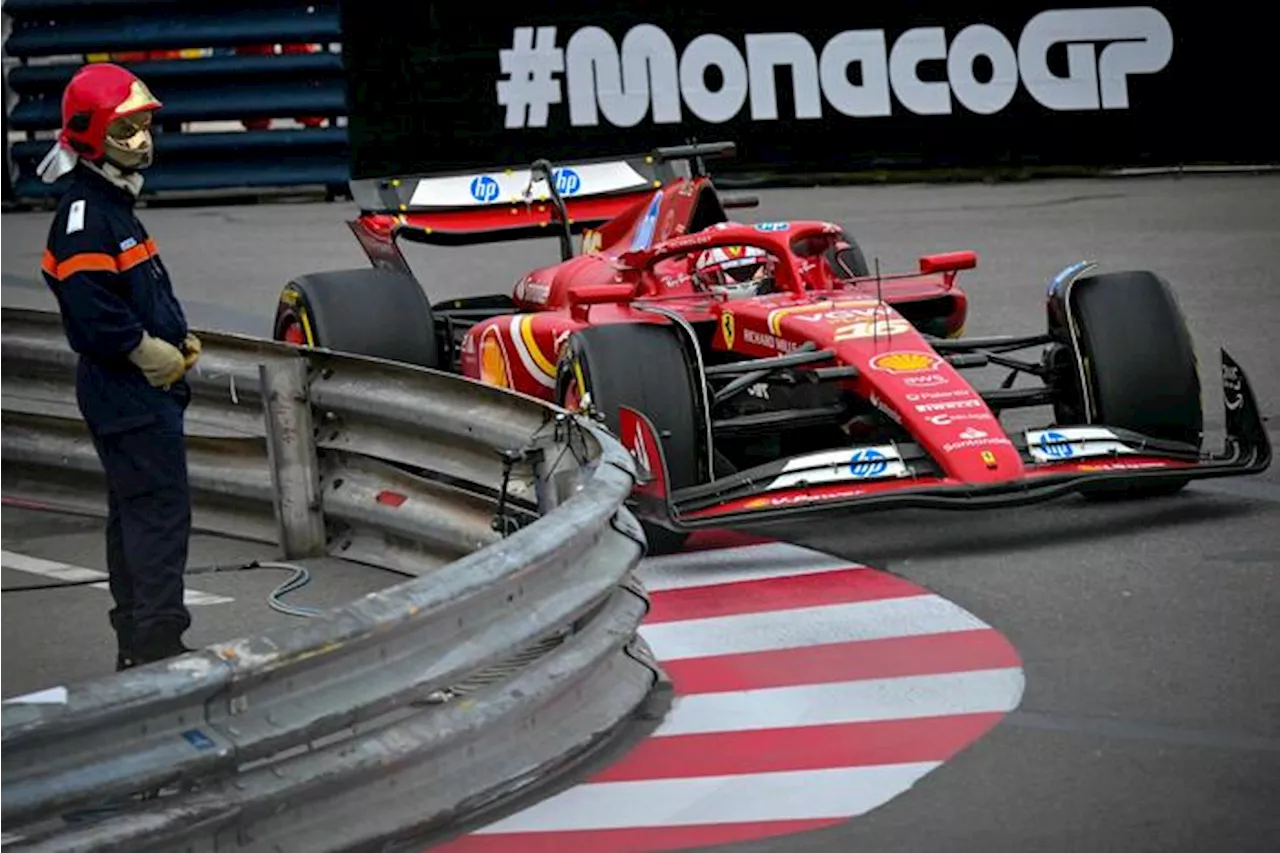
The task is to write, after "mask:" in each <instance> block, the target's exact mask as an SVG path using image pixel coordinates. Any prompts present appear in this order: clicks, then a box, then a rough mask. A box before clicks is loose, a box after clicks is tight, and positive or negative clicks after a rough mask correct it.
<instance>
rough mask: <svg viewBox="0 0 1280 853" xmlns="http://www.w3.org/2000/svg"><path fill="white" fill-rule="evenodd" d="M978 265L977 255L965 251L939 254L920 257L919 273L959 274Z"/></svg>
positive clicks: (970, 251)
mask: <svg viewBox="0 0 1280 853" xmlns="http://www.w3.org/2000/svg"><path fill="white" fill-rule="evenodd" d="M977 265H978V253H977V252H975V251H973V250H971V249H965V250H963V251H960V252H939V253H937V254H933V255H922V256H921V257H920V272H922V273H924V274H926V275H928V274H930V273H939V272H950V273H954V272H959V271H960V270H971V269H973V268H974V267H976V266H977Z"/></svg>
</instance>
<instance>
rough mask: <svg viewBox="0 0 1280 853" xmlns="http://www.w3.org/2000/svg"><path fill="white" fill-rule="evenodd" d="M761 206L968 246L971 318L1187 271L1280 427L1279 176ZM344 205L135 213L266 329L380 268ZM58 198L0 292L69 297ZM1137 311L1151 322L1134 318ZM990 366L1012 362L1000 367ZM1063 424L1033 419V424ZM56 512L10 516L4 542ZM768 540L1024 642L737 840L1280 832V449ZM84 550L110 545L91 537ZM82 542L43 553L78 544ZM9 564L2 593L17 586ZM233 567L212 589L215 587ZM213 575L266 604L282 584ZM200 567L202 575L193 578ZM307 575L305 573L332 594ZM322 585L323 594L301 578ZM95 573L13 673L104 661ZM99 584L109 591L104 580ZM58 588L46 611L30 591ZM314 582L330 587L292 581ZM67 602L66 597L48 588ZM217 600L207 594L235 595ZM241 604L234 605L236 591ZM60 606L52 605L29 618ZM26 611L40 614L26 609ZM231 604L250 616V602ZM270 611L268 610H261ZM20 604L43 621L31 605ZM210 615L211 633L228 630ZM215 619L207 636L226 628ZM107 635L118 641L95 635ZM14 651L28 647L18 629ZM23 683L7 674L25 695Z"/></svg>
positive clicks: (1210, 842)
mask: <svg viewBox="0 0 1280 853" xmlns="http://www.w3.org/2000/svg"><path fill="white" fill-rule="evenodd" d="M759 195H760V196H761V199H762V204H761V206H760V208H759V209H758V210H755V211H744V212H743V214H744V215H743V216H742V218H743V219H748V220H777V219H788V218H826V219H834V220H838V221H841V222H843V223H846V224H847V225H849V226H850V227H851V228H852V229H853V230H854V232H855V233H856V234H858V235H859V239H860V242H861V243H862V244H863V246H864V249H865V250H866V252H867V254H868V258H869V259H871V258H878V259H879V261H880V264H881V267H882V269H884V270H885V271H892V270H900V269H905V268H911V267H912V266H913V265H914V262H915V259H916V257H917V256H918V255H920V254H923V253H927V252H933V251H945V250H951V249H962V248H971V249H975V250H977V251H978V252H979V254H980V258H981V259H980V262H979V267H978V269H976V270H973V271H971V272H969V273H965V274H963V275H962V278H961V282H962V284H963V286H965V288H966V290H967V291H968V293H969V294H970V296H971V299H972V314H971V320H970V323H969V326H968V333H969V334H971V335H986V334H999V333H1009V332H1038V331H1040V330H1041V329H1042V328H1043V322H1044V320H1043V317H1044V306H1043V293H1044V288H1043V285H1044V282H1045V281H1046V279H1047V278H1048V277H1049V276H1050V275H1052V274H1053V273H1054V272H1056V271H1057V270H1058V269H1060V268H1061V267H1063V266H1066V265H1067V264H1070V263H1072V262H1074V261H1076V260H1079V259H1081V258H1092V259H1096V260H1098V261H1099V262H1100V263H1101V265H1102V268H1103V269H1104V270H1107V269H1110V270H1119V269H1131V268H1149V269H1153V270H1155V271H1157V272H1159V273H1161V274H1162V275H1164V276H1165V277H1166V278H1168V279H1169V281H1170V282H1171V283H1172V284H1173V286H1174V288H1175V290H1176V292H1177V294H1178V297H1179V300H1180V302H1181V305H1182V307H1183V310H1184V312H1185V313H1186V315H1187V318H1188V322H1189V324H1190V326H1191V330H1192V334H1193V337H1194V340H1195V342H1196V346H1197V349H1198V352H1199V357H1200V360H1201V364H1202V366H1203V367H1204V369H1203V374H1204V377H1205V380H1206V387H1205V410H1206V419H1207V427H1208V429H1209V431H1210V435H1209V440H1210V442H1211V443H1216V442H1218V441H1219V440H1220V430H1221V426H1222V414H1221V413H1222V404H1221V393H1220V388H1219V387H1218V385H1217V382H1216V378H1217V365H1218V349H1219V347H1226V348H1227V349H1228V350H1229V351H1230V352H1231V354H1232V355H1233V356H1234V357H1235V358H1236V359H1237V360H1238V361H1239V362H1240V364H1241V365H1242V366H1243V368H1244V369H1245V371H1246V372H1247V373H1248V375H1249V377H1250V379H1251V381H1252V383H1253V386H1254V389H1255V392H1256V394H1257V396H1258V398H1259V403H1260V406H1261V408H1262V411H1263V414H1264V416H1269V417H1270V418H1271V422H1270V424H1269V429H1270V434H1271V437H1272V441H1273V442H1275V441H1277V439H1280V430H1277V429H1276V427H1275V415H1276V411H1277V408H1278V405H1280V355H1278V354H1277V351H1276V348H1275V345H1274V342H1273V340H1272V337H1273V330H1274V329H1275V327H1276V325H1277V323H1278V322H1280V272H1278V271H1277V268H1276V267H1277V261H1278V260H1280V250H1278V249H1277V246H1278V245H1280V239H1278V238H1280V177H1274V176H1188V177H1185V178H1141V179H1112V180H1072V181H1054V182H1037V183H1026V184H1010V185H947V186H929V185H910V186H884V187H850V188H824V189H813V190H785V191H783V190H779V191H763V192H760V193H759ZM353 212H354V211H353V209H352V208H351V206H350V205H347V204H342V203H337V204H270V205H260V206H225V207H196V208H166V209H152V210H145V209H144V210H142V211H141V216H142V217H143V218H144V221H146V222H147V224H148V226H149V227H150V229H151V230H152V232H153V233H154V235H155V236H156V238H157V242H158V244H159V247H160V250H161V252H162V254H163V255H164V257H165V259H166V263H167V264H168V266H169V268H170V270H171V271H172V272H173V274H174V275H175V277H176V279H177V282H178V290H179V293H180V296H181V297H182V298H183V300H184V302H185V304H186V305H187V306H188V312H189V314H190V315H191V318H192V321H193V324H194V325H196V326H197V327H206V328H218V329H226V330H230V331H238V332H245V333H249V334H256V335H262V334H266V333H267V332H268V330H269V318H270V316H271V313H272V311H273V309H274V305H275V299H276V294H277V293H278V290H279V287H280V286H281V285H282V284H283V283H284V282H285V281H286V280H287V279H288V278H289V277H291V276H293V275H297V274H300V273H303V272H311V271H317V270H324V269H337V268H347V267H359V266H363V265H364V264H365V261H364V259H363V257H362V255H361V253H360V250H359V247H358V246H357V244H356V243H355V241H354V239H353V238H351V237H350V235H349V232H348V231H347V230H346V227H345V226H344V225H343V222H344V220H345V219H347V218H349V217H350V215H351V214H352V213H353ZM48 218H49V215H48V214H47V213H43V212H35V213H5V214H4V216H3V221H2V226H3V228H2V234H0V236H2V238H3V263H2V269H3V273H4V278H3V301H4V303H5V304H6V305H27V306H31V307H51V306H52V302H51V300H50V298H49V296H48V294H47V293H46V292H44V290H43V285H41V284H39V281H38V277H37V275H38V274H37V273H36V270H38V268H39V258H40V253H41V249H42V246H43V240H44V229H45V228H46V227H47V223H48ZM555 256H556V250H555V246H554V243H553V242H552V241H538V242H526V243H523V244H515V245H503V246H487V247H483V248H480V249H425V248H420V247H411V248H410V251H409V259H410V261H411V263H412V265H413V266H414V268H415V271H416V272H417V273H418V275H419V278H420V279H421V280H422V281H423V282H424V283H425V285H426V287H427V288H428V291H429V293H430V295H431V296H432V297H433V298H443V297H444V296H448V295H454V294H469V293H481V292H491V291H495V290H497V291H507V290H509V289H510V287H511V285H512V283H513V282H514V280H515V278H516V276H517V275H518V274H519V273H520V272H521V271H522V270H523V269H525V268H526V267H528V266H533V265H539V264H542V263H550V262H552V261H554V259H555ZM1141 321H1142V319H1141V318H1134V322H1135V323H1138V322H1141ZM988 377H989V379H988V378H987V377H980V379H979V381H983V380H984V379H985V380H986V381H992V382H995V381H998V379H999V378H1000V375H999V374H994V373H993V374H988ZM1037 415H1038V416H1040V417H1043V416H1044V413H1043V412H1042V411H1035V412H1031V413H1028V418H1027V419H1028V420H1029V421H1033V420H1034V419H1035V416H1037ZM34 532H35V528H33V527H31V525H30V524H27V523H24V520H23V519H19V518H17V517H16V516H15V515H14V514H13V512H12V510H10V509H9V508H6V509H5V530H4V538H5V545H4V547H5V549H6V550H18V551H24V549H23V548H22V547H19V546H21V545H24V544H26V543H27V541H28V540H27V539H26V538H25V537H26V536H27V534H29V533H31V534H33V535H34ZM770 532H772V533H775V534H776V533H779V532H782V533H786V534H788V535H789V537H790V538H792V539H794V540H795V541H798V542H800V543H801V544H804V545H806V546H808V547H811V548H814V549H816V550H820V551H824V552H828V553H831V554H835V555H838V556H839V557H842V558H845V559H848V560H850V561H851V562H856V563H861V564H866V565H869V566H874V567H877V568H879V569H884V570H887V571H889V572H891V573H894V574H897V575H900V576H901V577H903V578H906V579H908V580H910V581H911V582H913V583H915V584H918V585H920V586H921V587H923V588H925V589H928V590H930V591H932V592H935V593H937V594H938V595H940V596H941V597H943V598H945V599H947V600H950V601H952V602H954V603H955V604H957V605H958V606H959V607H961V608H963V609H964V610H965V611H968V612H969V613H971V614H973V615H974V616H975V617H976V618H978V619H979V620H981V621H982V622H983V623H986V624H988V625H990V626H992V627H993V628H995V629H996V630H998V631H999V632H1000V633H1001V634H1003V635H1004V637H1006V638H1008V640H1009V641H1010V642H1011V643H1012V645H1013V646H1014V647H1015V648H1016V649H1017V652H1018V654H1019V655H1020V656H1021V659H1022V662H1023V668H1024V672H1025V678H1026V688H1025V693H1024V694H1023V696H1022V700H1021V703H1020V705H1019V706H1018V708H1017V709H1016V710H1014V711H1013V712H1012V713H1010V714H1009V715H1008V716H1007V717H1005V718H1004V719H1003V720H1002V721H1001V722H1000V723H999V725H997V726H996V727H995V728H994V729H993V730H992V731H991V732H990V733H988V734H987V735H985V736H984V737H983V738H981V739H980V740H978V741H977V742H976V743H974V744H973V745H971V746H970V747H968V748H967V749H965V750H963V751H962V752H960V753H959V754H958V755H957V756H955V757H954V758H953V759H952V760H950V761H949V762H947V763H946V764H945V765H944V766H942V767H940V768H939V769H937V770H935V771H934V772H932V773H930V774H928V775H927V776H925V777H924V778H922V779H921V780H920V781H918V782H917V783H916V784H915V785H914V787H912V788H911V789H910V790H909V791H907V792H906V793H904V794H902V795H901V796H898V797H896V798H895V799H893V800H891V801H890V802H888V803H887V804H885V805H883V806H882V807H880V808H878V809H875V810H873V811H871V812H869V813H867V814H865V815H862V816H860V817H857V818H855V819H853V820H851V821H849V822H847V823H842V824H839V825H837V826H833V827H828V828H825V829H820V830H815V831H811V832H807V833H803V834H799V835H793V836H786V837H782V838H776V839H770V840H766V841H759V842H751V843H743V844H736V845H733V846H732V847H723V848H720V849H725V850H729V849H732V850H733V851H735V853H747V852H748V851H750V853H763V851H778V853H781V851H787V853H801V851H804V852H805V853H808V851H819V850H822V851H826V850H844V849H849V850H856V849H868V850H869V849H875V850H877V851H899V850H901V851H916V850H987V851H1022V850H1026V849H1039V850H1064V851H1066V850H1071V851H1075V850H1080V849H1089V848H1096V849H1107V850H1112V849H1115V850H1126V851H1144V850H1153V851H1154V850H1159V851H1169V850H1195V851H1200V850H1268V851H1269V850H1274V849H1275V838H1276V837H1277V834H1278V833H1280V809H1277V807H1276V804H1277V803H1280V679H1277V677H1276V673H1278V672H1280V645H1278V644H1277V641H1276V640H1275V639H1274V637H1273V631H1274V628H1275V626H1276V625H1277V624H1280V583H1278V581H1280V470H1277V468H1275V467H1273V469H1272V470H1271V471H1268V472H1267V473H1265V474H1263V475H1261V476H1259V477H1254V478H1248V479H1237V480H1219V481H1210V482H1206V483H1202V484H1194V485H1192V486H1191V487H1189V488H1188V489H1187V490H1185V491H1184V492H1183V493H1181V494H1179V495H1176V496H1173V497H1170V498H1164V499H1158V500H1151V501H1147V502H1143V503H1140V504H1128V505H1105V506H1102V505H1089V504H1085V503H1083V502H1081V501H1079V500H1076V499H1065V500H1062V501H1058V502H1055V503H1052V504H1043V505H1040V506H1037V507H1032V508H1026V509H1022V510H1018V511H1013V512H1003V513H980V514H940V513H925V512H919V511H911V512H902V513H897V514H894V515H886V514H875V515H868V516H863V517H860V518H858V519H856V520H852V521H844V522H841V523H840V524H839V525H838V527H836V528H834V529H833V527H832V526H831V525H824V524H822V523H820V522H817V523H810V524H806V525H798V526H794V527H791V528H787V529H784V530H778V529H772V530H771V531H770ZM85 536H86V538H85V543H84V545H83V546H82V548H83V549H85V550H84V555H85V556H84V557H83V560H82V562H80V563H79V564H80V565H94V564H95V563H93V562H90V558H91V557H92V556H93V549H94V548H97V547H99V546H96V545H94V544H92V543H91V531H88V532H86V533H85ZM61 538H62V537H59V536H56V535H47V536H46V537H45V539H43V540H41V543H40V544H41V547H42V548H44V549H45V550H44V551H43V552H42V553H37V552H36V551H35V550H33V549H27V550H26V551H24V553H32V554H34V555H35V556H45V557H47V558H48V559H62V560H67V561H69V562H74V559H73V558H75V557H76V554H75V553H73V551H72V550H70V546H69V545H63V544H58V543H59V542H61ZM10 576H11V573H10V572H6V573H5V586H6V587H8V586H9V585H10V583H11V581H10ZM215 580H216V581H219V582H220V583H224V584H226V585H225V586H217V587H216V588H215V586H214V584H213V581H215ZM236 582H237V583H241V584H252V586H251V587H250V588H248V589H242V588H234V589H233V584H232V582H231V581H230V580H226V579H223V578H220V577H219V578H209V583H203V582H202V583H201V585H200V588H201V589H202V590H205V591H207V592H209V593H211V594H223V595H227V596H234V597H235V598H236V600H237V602H243V603H244V604H245V606H247V607H250V608H256V611H255V612H257V613H258V614H259V616H257V617H254V618H256V619H258V620H259V621H261V619H262V618H264V617H262V616H261V614H263V613H265V614H266V616H265V618H267V619H288V618H290V617H285V616H281V615H278V614H275V613H273V612H271V611H268V610H266V608H265V605H263V604H262V601H261V595H262V594H264V593H265V591H266V590H269V589H270V587H271V586H272V585H273V584H274V583H276V582H278V580H277V579H275V578H271V579H269V580H252V581H250V580H248V579H237V580H236ZM386 583H387V579H385V578H372V577H369V576H365V575H360V574H356V573H353V574H333V575H326V576H324V577H322V578H319V579H318V580H317V581H315V582H313V584H312V587H313V588H316V589H315V590H313V591H312V592H310V593H308V594H314V595H316V596H321V597H323V598H324V599H326V600H328V599H332V600H333V601H335V602H337V601H341V600H344V599H347V600H349V599H350V598H354V597H356V596H357V595H359V594H360V593H362V592H364V591H366V590H367V589H368V588H369V586H370V585H374V586H376V585H385V584H386ZM192 585H193V586H195V584H194V582H193V584H192ZM311 589H312V588H308V590H311ZM303 592H307V591H305V590H304V591H303ZM92 594H94V591H92V590H90V589H86V588H78V589H75V590H65V591H58V592H50V593H29V594H27V595H28V596H31V597H30V598H28V597H25V596H24V597H23V600H24V601H25V602H27V603H26V604H25V605H24V606H22V607H21V608H18V607H15V606H14V605H13V603H12V600H13V599H14V598H16V597H15V596H10V595H6V596H5V602H4V604H5V607H4V623H5V624H4V635H5V636H4V640H5V643H4V675H5V678H4V682H5V684H4V692H5V694H6V695H13V693H14V692H18V691H17V690H16V687H17V686H18V685H19V684H22V683H24V682H25V683H27V684H30V685H31V686H39V680H40V677H39V676H38V675H37V674H35V673H31V672H29V671H28V670H27V669H25V668H24V667H25V660H26V657H27V656H26V655H24V654H23V653H22V650H21V648H20V647H21V646H26V645H27V644H33V645H35V646H38V647H41V648H43V646H44V645H47V644H50V643H54V644H61V645H62V646H66V647H67V652H66V654H68V655H71V656H73V657H72V658H71V659H74V654H75V649H76V648H77V647H79V648H80V649H81V650H82V652H83V653H82V654H81V658H82V659H84V660H87V661H90V663H85V664H84V665H83V666H82V669H84V668H91V667H92V666H101V663H100V661H99V659H100V658H101V657H102V655H101V651H102V649H101V648H100V644H101V642H102V641H103V635H102V631H103V628H101V627H99V626H98V621H97V620H101V621H102V622H105V619H104V618H103V617H101V616H99V615H98V614H100V613H101V612H102V610H101V605H100V602H99V601H98V600H91V601H87V602H86V600H85V597H86V596H90V595H92ZM96 594H97V595H104V593H101V592H97V593H96ZM37 595H38V596H42V597H43V598H42V599H41V603H40V604H39V606H37V605H36V603H35V596H37ZM298 595H299V597H300V598H301V602H300V603H308V604H313V603H319V602H317V601H315V600H307V598H306V596H305V595H303V593H301V592H300V593H299V594H298ZM46 607H47V608H48V610H46V609H45V608H46ZM222 607H223V606H222V605H218V606H210V607H208V608H205V609H203V610H200V611H198V612H197V619H199V618H200V616H201V615H203V614H204V613H206V612H207V613H213V612H215V611H217V612H223V611H222V610H221V608H222ZM228 607H234V605H231V606H228ZM54 610H56V611H58V612H64V611H65V612H66V613H67V614H68V615H69V617H70V618H67V619H65V620H60V622H61V624H59V623H57V622H53V621H51V620H50V619H48V618H47V616H44V617H43V618H41V619H39V620H34V621H33V620H32V619H31V618H30V616H31V614H33V613H36V612H41V613H45V614H47V613H48V612H49V611H54ZM23 614H26V618H23ZM217 618H219V619H230V621H232V622H235V621H236V620H237V619H247V618H248V617H244V616H243V614H241V615H240V616H237V617H235V618H234V619H232V618H231V617H217ZM249 621H253V620H249ZM24 623H25V625H24ZM199 630H200V629H197V632H195V633H196V634H197V635H196V636H193V637H192V639H193V640H194V641H197V642H200V641H204V640H210V639H220V637H201V636H199V635H198V634H199ZM210 630H211V629H210ZM92 643H97V644H99V648H88V650H87V651H83V650H84V649H85V648H86V646H88V644H92ZM15 646H18V647H19V648H15ZM11 685H13V687H14V689H11Z"/></svg>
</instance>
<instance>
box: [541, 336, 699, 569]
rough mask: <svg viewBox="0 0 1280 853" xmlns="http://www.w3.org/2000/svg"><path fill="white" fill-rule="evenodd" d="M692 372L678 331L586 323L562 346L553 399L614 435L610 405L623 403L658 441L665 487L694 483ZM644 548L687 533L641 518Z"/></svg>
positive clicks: (663, 545) (673, 543)
mask: <svg viewBox="0 0 1280 853" xmlns="http://www.w3.org/2000/svg"><path fill="white" fill-rule="evenodd" d="M694 375H695V374H694V370H693V368H692V365H691V364H690V361H689V355H688V354H687V352H686V349H685V347H684V346H682V344H681V341H680V338H679V336H678V332H677V331H676V330H675V329H674V328H672V327H670V326H666V325H658V324H651V323H618V324H610V325H605V326H592V327H589V328H586V329H581V330H579V331H577V332H575V333H574V334H573V335H571V336H570V338H569V340H568V342H567V343H566V346H565V348H564V350H563V351H562V354H561V358H560V363H559V367H558V375H557V380H556V399H557V401H558V402H559V403H560V405H562V406H564V407H565V408H568V409H580V408H581V409H586V410H588V411H594V412H596V413H599V414H600V415H602V416H603V418H604V423H605V426H607V427H608V428H609V430H610V431H611V432H613V433H614V434H615V435H618V434H619V424H618V409H619V407H620V406H627V407H628V408H631V409H634V410H636V411H638V412H641V413H643V414H644V415H645V416H646V417H648V418H649V419H650V420H651V421H652V422H653V425H654V428H655V429H656V430H657V432H658V435H659V437H660V440H661V442H662V452H663V455H664V457H665V459H666V463H667V476H668V487H669V488H670V489H673V490H674V489H680V488H684V487H686V486H692V485H695V484H697V483H698V482H700V481H701V479H702V475H701V469H702V465H701V463H700V461H699V460H700V459H702V458H704V456H705V451H704V449H703V447H702V445H703V443H704V442H703V440H702V439H701V436H702V435H703V434H704V433H705V428H703V426H702V424H701V419H700V416H699V414H698V406H697V403H696V399H697V398H696V396H695V386H694V381H695V380H694ZM641 524H642V526H643V527H644V532H645V536H646V537H647V538H648V540H649V548H648V553H649V554H651V555H657V554H667V553H672V552H674V551H678V550H680V548H681V547H682V546H683V545H684V542H685V540H686V539H687V538H688V535H687V534H685V533H680V532H677V531H673V530H670V529H668V528H666V527H662V526H660V525H657V524H653V523H651V522H645V521H642V522H641Z"/></svg>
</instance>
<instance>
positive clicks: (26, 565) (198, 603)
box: [0, 551, 235, 607]
mask: <svg viewBox="0 0 1280 853" xmlns="http://www.w3.org/2000/svg"><path fill="white" fill-rule="evenodd" d="M0 564H3V566H4V568H6V569H13V570H15V571H19V572H27V573H29V574H33V575H40V576H42V577H46V578H50V579H51V580H55V581H59V582H60V583H78V582H81V581H92V580H98V579H99V578H101V579H102V581H103V582H102V583H94V584H89V586H91V587H93V588H94V589H106V590H109V589H110V588H111V587H110V586H108V585H107V583H106V579H107V573H106V572H100V571H98V570H97V569H86V568H84V567H83V566H72V565H70V564H68V563H55V562H54V561H52V560H42V559H40V558H39V557H29V556H27V555H26V554H15V553H14V552H13V551H0ZM183 598H184V600H185V602H186V603H187V604H188V605H189V606H192V607H202V606H204V605H208V604H227V603H229V602H232V601H235V599H234V598H229V597H227V596H225V595H214V594H212V593H208V592H200V591H198V590H194V589H188V590H186V592H185V594H184V596H183Z"/></svg>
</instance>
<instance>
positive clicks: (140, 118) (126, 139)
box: [107, 110, 151, 148]
mask: <svg viewBox="0 0 1280 853" xmlns="http://www.w3.org/2000/svg"><path fill="white" fill-rule="evenodd" d="M150 129H151V111H150V110H144V111H142V112H138V113H131V114H130V115H127V116H120V117H119V118H116V119H112V120H111V123H110V124H108V125H107V137H108V138H110V139H113V140H115V141H116V142H119V143H121V144H122V145H124V147H126V148H128V147H130V146H129V145H128V143H130V142H134V141H135V140H137V139H138V137H141V136H143V135H144V134H146V133H147V131H149V130H150ZM135 144H136V143H135Z"/></svg>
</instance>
